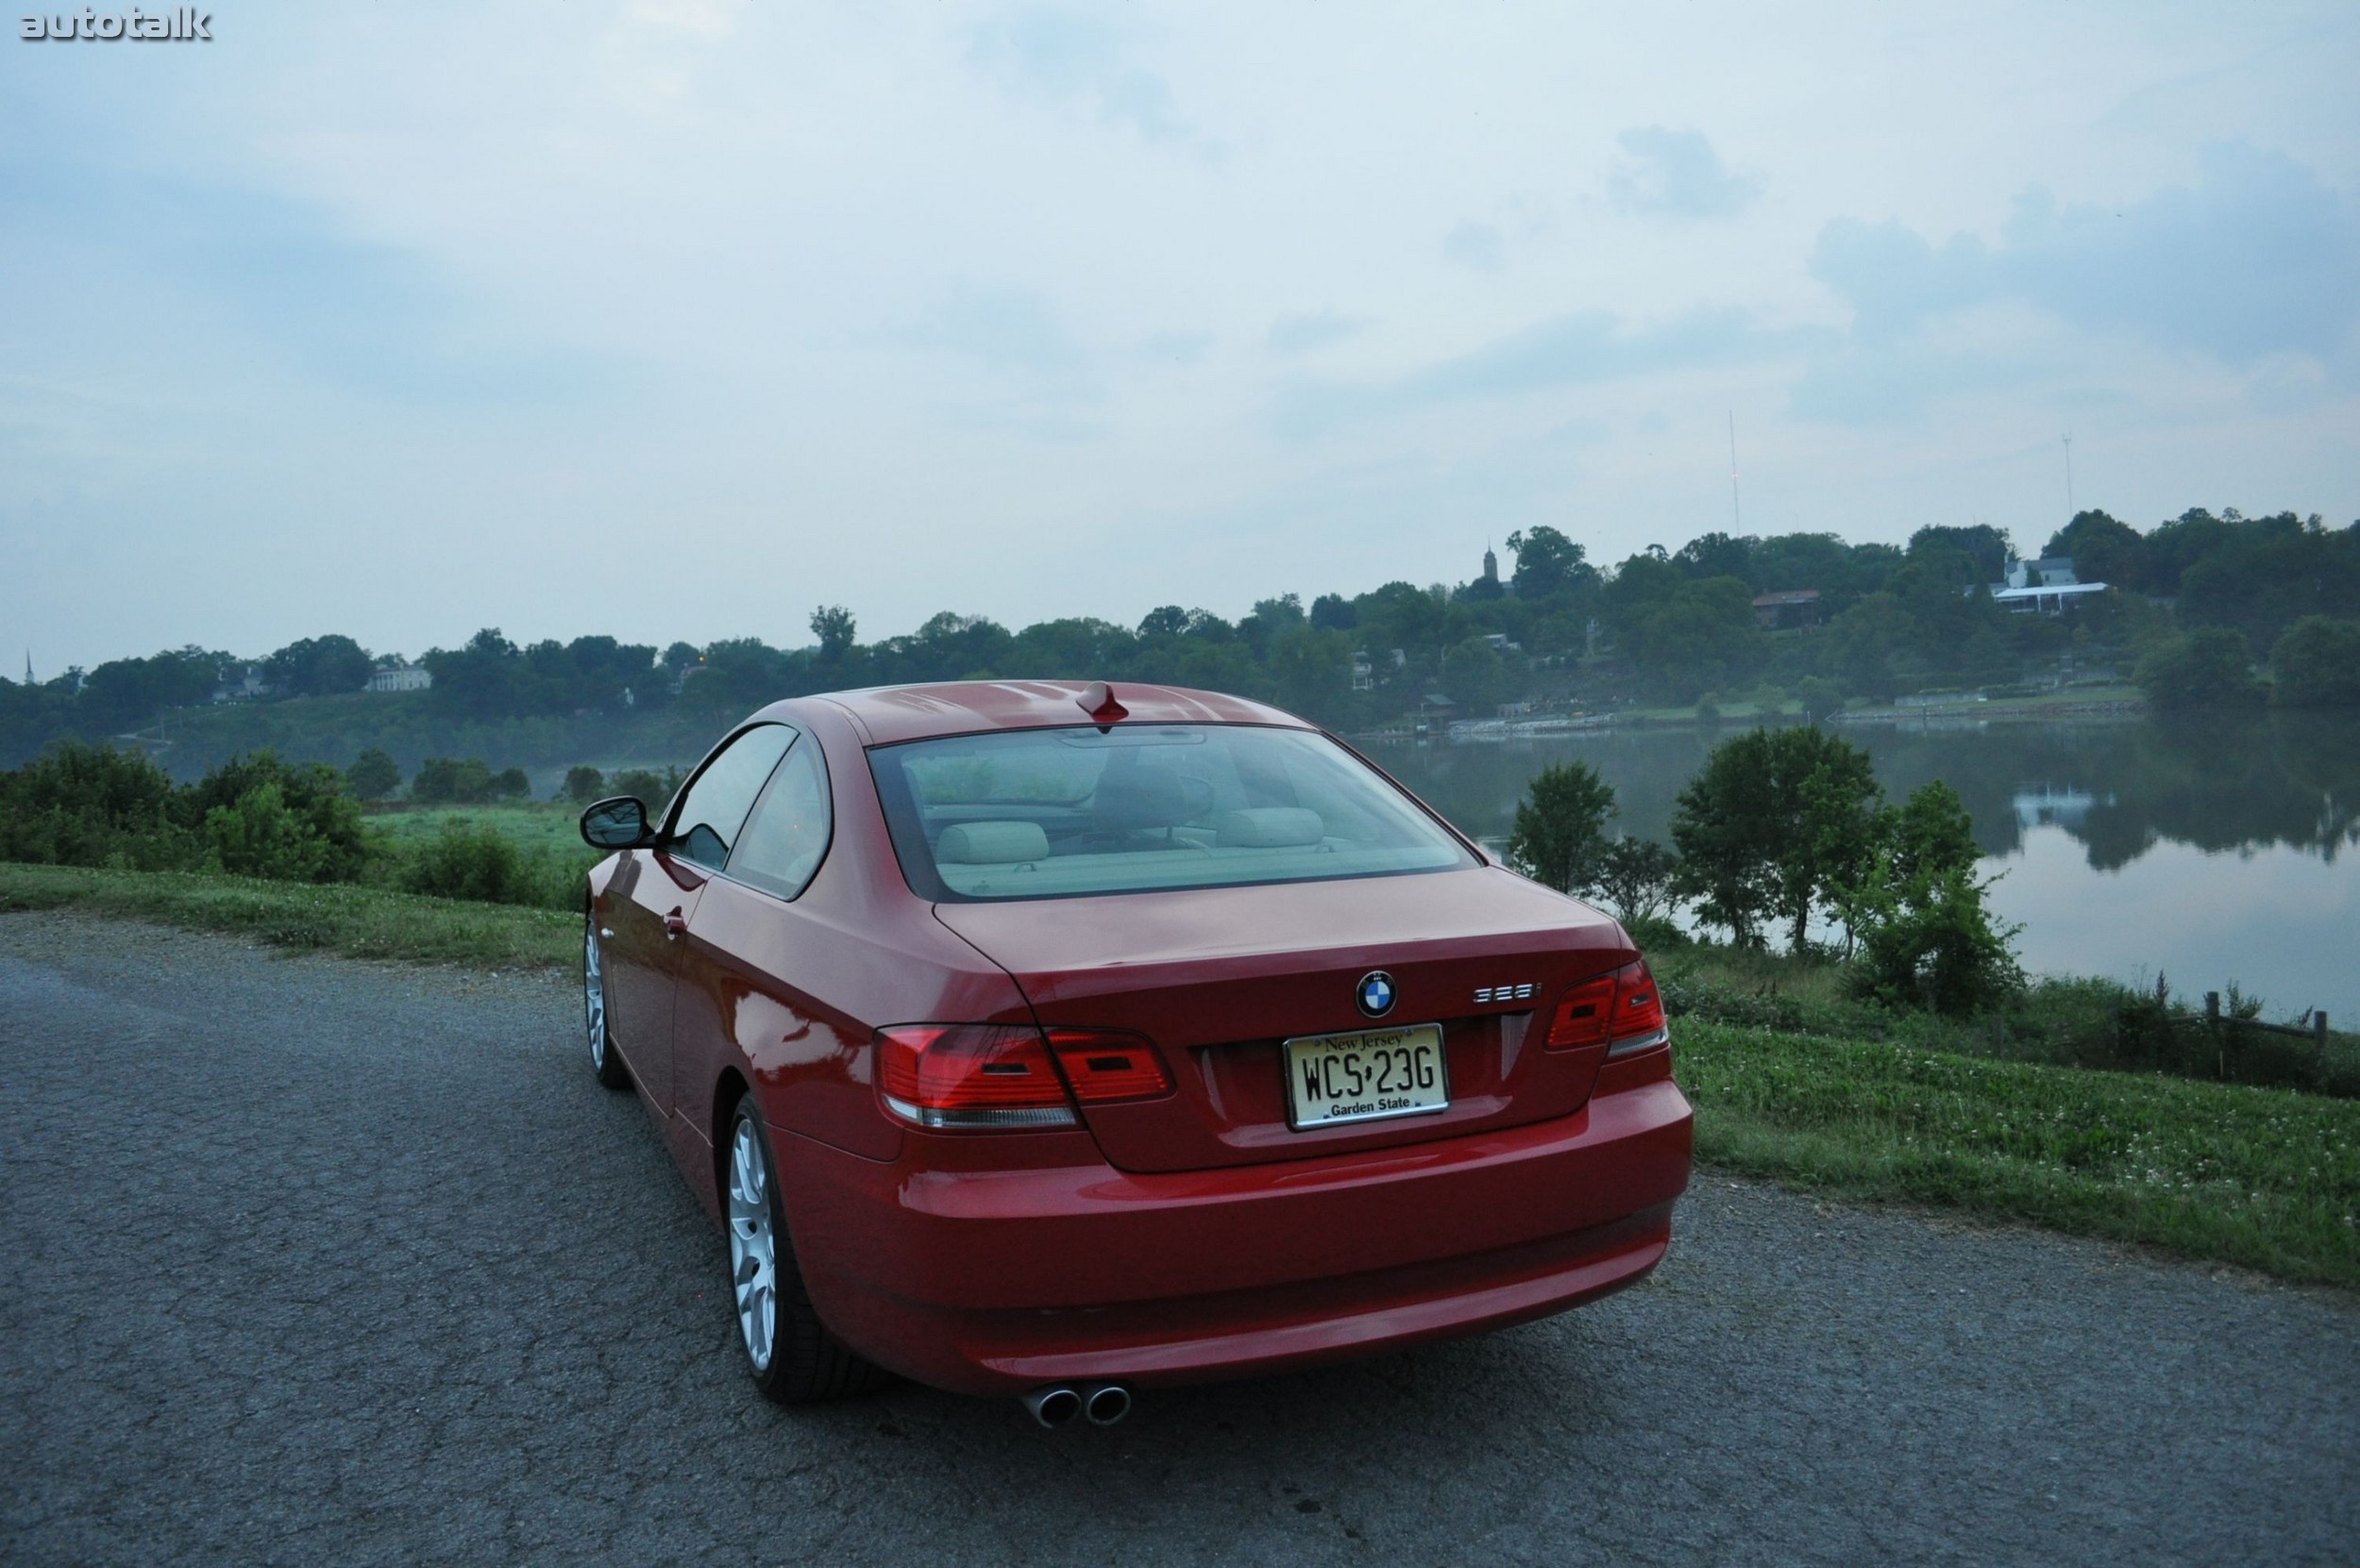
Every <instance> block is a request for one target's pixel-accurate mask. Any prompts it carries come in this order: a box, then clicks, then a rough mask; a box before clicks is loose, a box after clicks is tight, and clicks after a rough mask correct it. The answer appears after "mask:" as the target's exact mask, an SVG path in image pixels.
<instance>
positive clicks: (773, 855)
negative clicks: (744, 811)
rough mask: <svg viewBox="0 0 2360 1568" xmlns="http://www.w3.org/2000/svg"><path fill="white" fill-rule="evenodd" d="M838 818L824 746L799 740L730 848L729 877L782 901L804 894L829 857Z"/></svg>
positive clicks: (771, 777)
mask: <svg viewBox="0 0 2360 1568" xmlns="http://www.w3.org/2000/svg"><path fill="white" fill-rule="evenodd" d="M833 822H834V813H833V812H832V811H831V810H830V808H829V803H828V769H827V765H826V764H825V763H823V762H822V761H821V760H820V757H819V747H818V743H816V742H814V741H811V740H809V739H805V740H801V741H798V742H797V743H796V745H795V747H794V749H793V750H790V751H788V752H787V754H786V761H784V762H783V763H781V764H780V765H779V769H778V771H777V772H775V773H773V774H772V775H771V776H770V787H769V788H767V789H766V790H764V791H763V793H762V799H761V800H760V801H757V802H755V805H754V814H753V815H752V816H751V817H750V818H747V819H746V828H745V831H744V832H743V833H742V834H740V835H738V839H737V843H736V846H735V847H734V848H733V849H732V850H731V851H730V864H729V871H730V875H732V876H733V877H735V878H737V879H738V880H739V881H740V882H744V883H747V884H749V885H752V886H755V887H759V888H761V889H762V890H763V891H764V892H766V893H773V894H776V895H777V896H778V897H780V898H783V899H792V898H796V897H798V896H800V895H801V893H802V890H803V889H804V888H805V887H807V886H809V885H811V879H812V873H814V872H815V871H817V870H818V869H819V862H820V861H821V860H822V859H824V858H826V856H827V852H828V831H829V828H830V827H831V825H832V824H833Z"/></svg>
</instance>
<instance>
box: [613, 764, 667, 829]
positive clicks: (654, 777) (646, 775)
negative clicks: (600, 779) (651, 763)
mask: <svg viewBox="0 0 2360 1568" xmlns="http://www.w3.org/2000/svg"><path fill="white" fill-rule="evenodd" d="M680 784H681V771H680V769H679V768H677V767H667V768H666V769H665V770H664V771H663V772H661V773H658V772H656V771H655V770H654V769H653V768H649V767H627V768H625V769H623V770H622V771H621V772H620V773H617V774H615V777H613V778H612V779H609V780H608V781H607V784H606V787H607V789H608V791H609V792H610V793H612V794H615V795H629V796H632V798H634V799H636V800H638V801H642V802H644V803H645V804H646V805H647V808H648V815H649V817H660V816H662V815H663V813H664V808H665V806H666V805H667V804H668V803H670V801H671V799H672V795H673V793H674V792H675V791H676V790H678V789H679V788H680Z"/></svg>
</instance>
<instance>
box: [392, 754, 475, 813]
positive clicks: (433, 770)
mask: <svg viewBox="0 0 2360 1568" xmlns="http://www.w3.org/2000/svg"><path fill="white" fill-rule="evenodd" d="M491 793H492V770H491V769H490V768H488V767H485V766H484V765H483V759H482V758H480V757H464V758H462V757H429V758H427V759H426V761H424V762H422V763H420V764H419V765H418V771H417V774H416V776H415V777H413V778H412V779H411V781H410V798H411V799H412V800H413V801H419V802H420V803H422V804H426V805H474V804H477V803H478V802H480V801H483V800H485V799H487V798H489V796H490V795H491Z"/></svg>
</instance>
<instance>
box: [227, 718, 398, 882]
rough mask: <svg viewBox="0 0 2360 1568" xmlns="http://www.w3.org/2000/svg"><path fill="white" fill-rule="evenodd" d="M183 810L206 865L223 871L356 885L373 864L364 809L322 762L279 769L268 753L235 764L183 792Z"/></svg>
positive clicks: (233, 760) (235, 760) (280, 765)
mask: <svg viewBox="0 0 2360 1568" xmlns="http://www.w3.org/2000/svg"><path fill="white" fill-rule="evenodd" d="M265 791H267V792H268V793H265ZM181 809H182V811H183V812H184V813H185V816H186V818H187V820H188V825H189V827H190V829H191V831H192V832H194V833H196V834H198V835H201V836H202V838H203V840H204V844H205V857H206V860H207V862H208V863H209V864H211V865H214V866H218V867H220V868H222V869H224V870H230V871H236V872H238V873H240V874H242V875H246V876H269V877H281V878H285V879H288V880H293V881H299V882H355V881H358V880H359V879H360V876H361V873H362V869H363V868H365V866H366V865H367V863H368V858H369V850H368V846H367V844H366V843H365V842H364V841H363V840H362V835H361V804H360V802H359V801H355V800H354V799H353V798H352V797H351V796H350V795H348V794H346V793H345V776H344V775H343V774H342V773H339V772H338V771H337V770H336V769H334V768H332V767H329V766H328V765H327V764H325V763H316V762H312V763H300V764H288V763H282V762H280V761H279V760H278V756H277V755H276V754H275V753H273V752H270V751H267V750H265V751H257V752H255V753H254V754H253V755H251V756H245V757H232V758H230V759H229V760H228V762H226V763H223V764H222V765H221V766H220V767H216V768H214V769H212V770H211V772H209V773H207V774H206V775H205V777H204V778H203V779H201V780H199V781H198V782H197V784H195V785H194V786H193V787H192V788H190V789H189V790H188V791H187V792H186V795H185V797H184V804H183V806H182V808H181ZM223 812H228V813H229V814H230V815H228V816H218V817H217V815H216V814H217V813H223ZM233 862H235V864H233ZM261 867H272V868H276V869H267V870H266V869H259V868H261Z"/></svg>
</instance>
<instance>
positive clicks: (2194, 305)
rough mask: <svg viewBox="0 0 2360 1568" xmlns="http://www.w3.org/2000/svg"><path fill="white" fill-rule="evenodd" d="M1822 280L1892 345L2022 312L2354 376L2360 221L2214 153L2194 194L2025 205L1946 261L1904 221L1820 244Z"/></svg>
mask: <svg viewBox="0 0 2360 1568" xmlns="http://www.w3.org/2000/svg"><path fill="white" fill-rule="evenodd" d="M1811 268H1812V275H1813V276H1814V277H1816V278H1819V279H1820V281H1822V282H1824V283H1826V284H1827V285H1828V286H1829V288H1831V289H1833V290H1834V291H1835V292H1836V293H1837V294H1839V295H1843V296H1844V298H1845V299H1846V301H1847V302H1848V303H1849V304H1850V305H1851V306H1852V310H1853V318H1854V324H1855V329H1856V330H1857V331H1858V333H1859V334H1860V335H1861V337H1863V339H1866V340H1870V341H1875V340H1880V339H1890V338H1895V337H1897V336H1900V335H1902V334H1905V333H1909V332H1912V331H1913V330H1915V329H1918V328H1920V327H1921V326H1923V325H1924V324H1926V323H1928V322H1930V321H1934V320H1937V319H1939V318H1941V317H1943V316H1946V315H1948V314H1952V313H1955V312H1959V311H1962V310H1964V309H1967V308H1969V307H1973V306H1979V305H1983V304H1987V303H1991V302H1994V301H2003V300H2014V301H2021V302H2023V303H2025V304H2029V305H2031V306H2033V307H2035V308H2037V309H2039V310H2042V311H2045V312H2048V313H2049V314H2051V315H2054V316H2056V317H2058V318H2060V319H2062V320H2065V321H2067V322H2070V323H2072V324H2073V325H2075V326H2077V327H2082V328H2085V329H2091V330H2098V331H2129V332H2132V333H2134V334H2136V335H2138V336H2140V337H2143V338H2145V339H2147V340H2148V341H2149V342H2151V343H2154V344H2157V345H2160V346H2166V347H2173V348H2186V349H2195V350H2198V351H2200V352H2203V353H2206V354H2210V355H2213V356H2214V357H2216V358H2217V359H2220V360H2223V361H2225V362H2230V363H2234V364H2248V363H2251V362H2255V361H2257V360H2260V359H2263V358H2265V357H2267V356H2268V355H2272V354H2280V353H2289V352H2291V353H2301V354H2308V355H2311V356H2314V357H2316V358H2318V359H2319V360H2321V361H2323V362H2350V361H2351V360H2352V357H2353V355H2354V352H2355V335H2356V332H2355V329H2360V288H2355V287H2354V286H2353V284H2352V279H2353V278H2356V277H2360V211H2355V207H2354V203H2353V201H2352V197H2351V196H2350V195H2349V194H2344V193H2340V192H2337V191H2335V190H2333V189H2331V188H2329V187H2327V186H2325V185H2323V184H2321V183H2320V181H2319V179H2318V176H2317V175H2316V174H2315V173H2313V172H2312V171H2311V170H2310V169H2308V168H2305V167H2304V166H2302V165H2301V164H2299V163H2297V162H2295V161H2294V160H2292V159H2289V158H2286V157H2284V156H2283V155H2280V154H2277V153H2268V152H2263V151H2261V150H2259V149H2256V148H2254V147H2252V146H2251V145H2250V144H2247V143H2241V142H2240V143H2221V144H2216V145H2213V146H2210V147H2207V148H2205V149H2204V151H2203V153H2202V155H2201V160H2200V174H2199V177H2198V179H2197V182H2196V183H2195V184H2194V185H2193V186H2178V185H2175V186H2168V187H2166V188H2165V189H2163V190H2160V191H2157V192H2156V193H2154V194H2152V195H2149V196H2148V197H2146V198H2145V199H2143V200H2140V201H2135V202H2130V203H2126V204H2122V205H2115V204H2111V203H2110V204H2105V205H2092V204H2088V203H2081V204H2076V205H2071V206H2060V205H2059V204H2058V203H2057V202H2056V200H2055V198H2053V197H2052V196H2051V195H2049V194H2048V192H2047V191H2044V190H2041V189H2039V188H2037V187H2035V188H2033V189H2031V190H2028V191H2026V192H2025V193H2024V194H2021V195H2020V196H2018V197H2017V199H2016V203H2015V211H2014V215H2013V217H2012V218H2011V219H2010V221H2009V223H2008V225H2007V228H2006V229H2005V230H2004V232H2003V234H2002V237H2001V240H2000V243H1999V244H1997V245H1990V244H1985V243H1984V242H1983V241H1981V239H1978V238H1976V237H1974V236H1971V235H1954V236H1952V237H1951V238H1950V239H1949V240H1947V241H1946V242H1944V243H1943V244H1941V245H1940V246H1936V245H1935V244H1932V243H1931V242H1930V241H1928V240H1927V239H1925V238H1924V237H1923V236H1921V235H1919V234H1918V233H1916V232H1915V231H1913V230H1912V229H1910V228H1905V227H1903V226H1902V225H1901V224H1899V223H1896V222H1886V223H1882V224H1875V225H1870V224H1863V223H1860V222H1857V221H1855V220H1851V219H1842V220H1839V221H1837V222H1835V223H1831V224H1829V225H1828V226H1827V228H1824V229H1823V230H1821V232H1820V236H1819V242H1818V244H1817V246H1816V248H1815V249H1814V251H1813V252H1812V260H1811Z"/></svg>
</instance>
